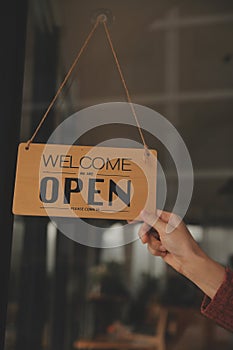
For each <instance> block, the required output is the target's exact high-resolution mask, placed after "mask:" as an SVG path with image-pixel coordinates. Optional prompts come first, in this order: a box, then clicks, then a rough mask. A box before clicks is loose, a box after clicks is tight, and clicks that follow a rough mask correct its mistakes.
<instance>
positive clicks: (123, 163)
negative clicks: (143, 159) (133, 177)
mask: <svg viewBox="0 0 233 350" xmlns="http://www.w3.org/2000/svg"><path fill="white" fill-rule="evenodd" d="M127 160H131V159H130V158H122V168H121V169H122V171H132V170H131V169H126V168H125V167H126V166H131V164H130V163H126V161H127Z"/></svg>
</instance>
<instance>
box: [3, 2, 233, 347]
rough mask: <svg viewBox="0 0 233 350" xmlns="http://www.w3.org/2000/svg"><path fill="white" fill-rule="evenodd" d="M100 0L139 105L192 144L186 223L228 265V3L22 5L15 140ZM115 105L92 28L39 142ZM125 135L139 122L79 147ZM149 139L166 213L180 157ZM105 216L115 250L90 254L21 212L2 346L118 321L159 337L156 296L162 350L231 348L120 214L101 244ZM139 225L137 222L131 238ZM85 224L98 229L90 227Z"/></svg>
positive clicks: (64, 337)
mask: <svg viewBox="0 0 233 350" xmlns="http://www.w3.org/2000/svg"><path fill="white" fill-rule="evenodd" d="M100 9H104V11H108V12H109V13H110V14H111V15H110V17H111V18H112V21H111V23H110V24H109V31H110V33H111V36H112V39H113V42H114V45H115V48H116V51H117V53H118V57H119V60H120V63H121V66H122V70H123V72H124V75H125V78H126V81H127V84H128V87H129V90H130V92H131V96H132V100H133V102H134V103H137V104H140V105H144V106H147V107H149V108H151V109H154V110H156V111H157V112H159V113H161V114H162V115H163V116H165V117H166V118H167V119H168V120H169V121H170V122H171V123H172V124H173V125H174V126H175V128H176V129H177V130H178V132H179V133H180V135H181V136H182V138H183V140H184V142H185V143H186V145H187V148H188V150H189V152H190V156H191V159H192V162H193V168H194V192H193V197H192V201H191V203H190V207H189V209H188V211H187V214H186V217H185V221H186V223H187V224H188V225H189V228H190V230H191V233H192V234H193V236H194V237H195V239H196V240H197V241H198V242H199V244H200V245H201V246H202V247H203V249H204V250H205V251H206V252H207V253H208V254H209V255H210V256H211V257H212V258H214V259H215V260H217V261H219V262H220V263H222V264H224V265H227V264H229V265H231V266H232V265H233V261H232V260H233V259H232V256H233V201H232V198H233V163H232V159H231V158H232V149H233V137H232V132H233V117H232V113H233V46H232V42H233V3H232V1H231V0H221V1H219V0H205V1H201V0H195V1H194V0H186V1H184V0H124V1H122V0H95V1H93V0H85V1H83V0H66V1H64V0H30V1H29V10H28V24H27V41H26V58H25V75H24V92H23V110H22V118H21V140H22V141H26V140H28V139H29V137H30V136H31V134H32V132H33V131H34V129H35V126H36V125H37V123H38V121H39V120H40V119H41V117H42V115H43V113H44V111H45V110H46V108H47V106H48V104H49V102H50V101H51V99H52V97H53V96H54V94H55V92H56V90H57V88H58V86H59V84H60V83H61V81H62V79H63V78H64V76H65V74H66V72H67V71H68V69H69V67H70V65H71V64H72V62H73V60H74V58H75V55H76V53H77V52H78V50H79V49H80V47H81V45H82V43H83V41H84V38H85V37H86V35H87V33H88V32H89V31H90V28H91V26H92V25H93V23H92V22H93V18H94V16H95V14H96V13H97V12H98V11H99V10H100ZM112 101H125V94H124V90H123V88H122V85H121V81H120V79H119V76H118V73H117V70H116V67H115V66H114V62H113V58H112V54H111V51H110V49H109V47H108V44H107V41H106V38H105V36H104V32H103V30H102V28H98V30H97V32H96V33H95V36H94V38H93V39H92V41H91V42H90V45H89V47H88V49H87V50H86V51H85V53H84V55H83V56H82V58H81V61H80V63H79V65H78V68H77V70H76V71H75V73H74V75H73V76H72V78H71V80H70V81H69V82H68V84H67V85H66V87H65V89H64V92H63V94H62V96H61V97H60V98H59V100H58V102H57V103H56V105H55V107H54V109H53V110H52V112H51V113H50V116H49V117H48V119H47V120H46V122H45V123H44V125H43V126H42V128H41V130H40V132H39V134H38V136H37V138H36V140H35V142H46V140H47V139H48V137H49V135H50V134H51V132H52V131H53V130H54V129H55V127H56V126H57V125H59V123H61V122H62V121H63V120H65V119H66V118H67V117H68V116H70V115H71V114H73V113H75V112H76V111H79V110H81V109H83V108H85V107H89V106H92V105H95V104H99V103H104V102H112ZM119 135H120V137H125V138H127V137H129V138H132V139H133V140H135V141H138V142H140V138H139V136H138V135H137V133H136V132H135V130H131V129H127V128H122V126H120V125H118V126H116V125H115V126H113V125H111V124H110V125H109V126H108V127H107V128H106V127H105V128H104V127H103V128H102V129H101V128H98V130H93V131H92V132H91V133H90V134H87V135H84V136H83V137H82V138H81V140H79V141H80V142H78V143H79V144H87V145H92V144H93V145H95V144H98V143H99V142H101V141H104V140H107V139H109V138H114V137H119ZM145 137H146V141H147V143H148V145H149V146H150V147H151V148H156V149H157V150H158V155H159V161H160V163H161V166H162V168H163V171H164V173H165V175H166V181H167V188H168V194H167V199H166V203H165V209H166V210H172V208H173V206H174V202H175V199H176V195H177V175H176V169H175V165H174V163H173V161H172V159H171V156H170V155H169V154H168V152H167V150H166V149H165V147H164V146H163V145H161V144H160V143H159V142H158V141H157V140H155V139H154V138H153V137H151V135H149V134H147V133H145ZM90 140H91V142H90ZM172 141H173V140H171V142H172ZM174 147H175V145H174ZM177 151H179V150H177ZM158 205H159V204H158ZM96 224H97V225H98V223H96ZM102 224H103V223H102ZM111 224H112V225H114V228H115V231H114V232H115V233H114V234H117V235H118V236H119V237H121V239H122V245H121V246H120V247H117V248H111V249H110V248H109V249H107V248H106V249H104V248H102V249H98V248H92V247H88V246H85V245H82V244H79V243H76V242H74V241H72V240H70V239H69V238H68V237H66V236H64V235H63V234H62V233H61V232H59V231H58V230H57V229H56V227H55V226H54V225H53V224H52V223H51V222H50V221H49V219H48V218H36V217H17V216H16V217H15V222H14V233H13V248H12V260H11V273H10V290H9V303H8V320H7V329H6V344H5V349H6V350H23V349H24V350H29V349H30V350H31V349H33V350H37V349H38V350H39V349H40V350H42V349H45V350H54V349H56V350H68V349H70V350H71V349H74V348H75V341H76V340H78V339H80V338H84V337H85V338H92V337H94V336H96V335H98V334H100V333H103V332H107V333H109V334H110V335H112V333H113V336H114V332H115V330H118V328H117V327H119V325H120V330H121V331H123V332H124V331H127V330H130V331H140V332H142V331H145V332H146V333H150V332H151V331H152V330H153V332H154V328H155V324H156V320H155V319H154V317H153V315H151V310H153V307H154V306H155V305H162V306H163V307H164V308H165V309H166V310H167V312H168V316H167V323H166V329H165V334H164V337H165V342H166V349H168V350H169V349H173V350H176V349H179V350H180V349H182V350H186V349H189V350H190V349H195V350H201V349H202V350H207V349H210V348H211V349H212V350H214V349H219V348H221V349H226V350H227V349H232V344H233V338H232V335H231V334H230V333H229V332H227V331H225V330H223V329H221V328H220V327H218V326H216V325H215V324H214V323H212V322H211V321H209V320H207V319H205V318H203V317H202V316H200V313H199V307H200V303H201V300H202V297H203V295H202V293H201V292H200V291H198V290H197V289H196V287H195V286H194V285H192V284H191V283H190V282H188V281H187V280H186V279H185V278H182V277H180V276H179V275H178V274H176V273H175V272H174V271H172V270H171V269H170V268H169V267H167V266H165V264H164V263H163V261H162V260H161V259H159V258H155V257H152V256H150V255H149V253H148V252H147V249H146V247H143V246H142V245H141V242H140V241H138V240H135V241H134V242H133V243H130V244H127V245H124V232H125V229H126V228H125V226H124V223H121V222H120V223H116V222H114V223H109V222H108V223H106V227H105V232H104V235H103V239H105V240H106V241H108V240H111V237H112V236H111V233H110V231H109V230H110V226H111ZM138 227H139V226H138V225H133V226H132V231H133V232H134V233H135V234H136V232H137V231H138ZM79 229H80V227H79V224H77V226H75V225H74V230H79ZM90 230H91V231H92V232H95V230H96V231H98V228H97V227H96V226H95V222H94V223H93V225H92V226H91V227H90ZM83 234H85V233H83ZM119 348H120V347H119ZM142 349H143V348H142Z"/></svg>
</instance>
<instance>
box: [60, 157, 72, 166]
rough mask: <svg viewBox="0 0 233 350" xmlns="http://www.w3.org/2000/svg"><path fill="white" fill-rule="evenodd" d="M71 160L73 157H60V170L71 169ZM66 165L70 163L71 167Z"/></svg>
mask: <svg viewBox="0 0 233 350" xmlns="http://www.w3.org/2000/svg"><path fill="white" fill-rule="evenodd" d="M66 158H69V160H66ZM71 158H72V157H71V156H65V155H63V154H62V155H60V168H70V163H71ZM64 163H69V165H68V166H67V165H64Z"/></svg>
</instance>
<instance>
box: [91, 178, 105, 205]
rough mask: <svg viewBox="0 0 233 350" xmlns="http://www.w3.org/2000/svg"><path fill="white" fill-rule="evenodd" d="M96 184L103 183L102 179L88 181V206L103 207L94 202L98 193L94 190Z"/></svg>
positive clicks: (100, 203) (101, 203) (98, 191)
mask: <svg viewBox="0 0 233 350" xmlns="http://www.w3.org/2000/svg"><path fill="white" fill-rule="evenodd" d="M96 182H104V180H103V179H89V188H88V204H89V205H103V202H95V200H94V199H95V198H94V197H95V194H96V193H100V192H101V191H100V190H96V188H95V184H96Z"/></svg>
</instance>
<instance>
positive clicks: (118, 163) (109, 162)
mask: <svg viewBox="0 0 233 350" xmlns="http://www.w3.org/2000/svg"><path fill="white" fill-rule="evenodd" d="M109 165H110V168H111V169H112V170H114V169H115V168H116V166H117V170H120V158H118V159H117V160H116V163H115V164H113V165H112V163H111V160H110V159H109V158H107V162H106V170H108V166H109Z"/></svg>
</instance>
